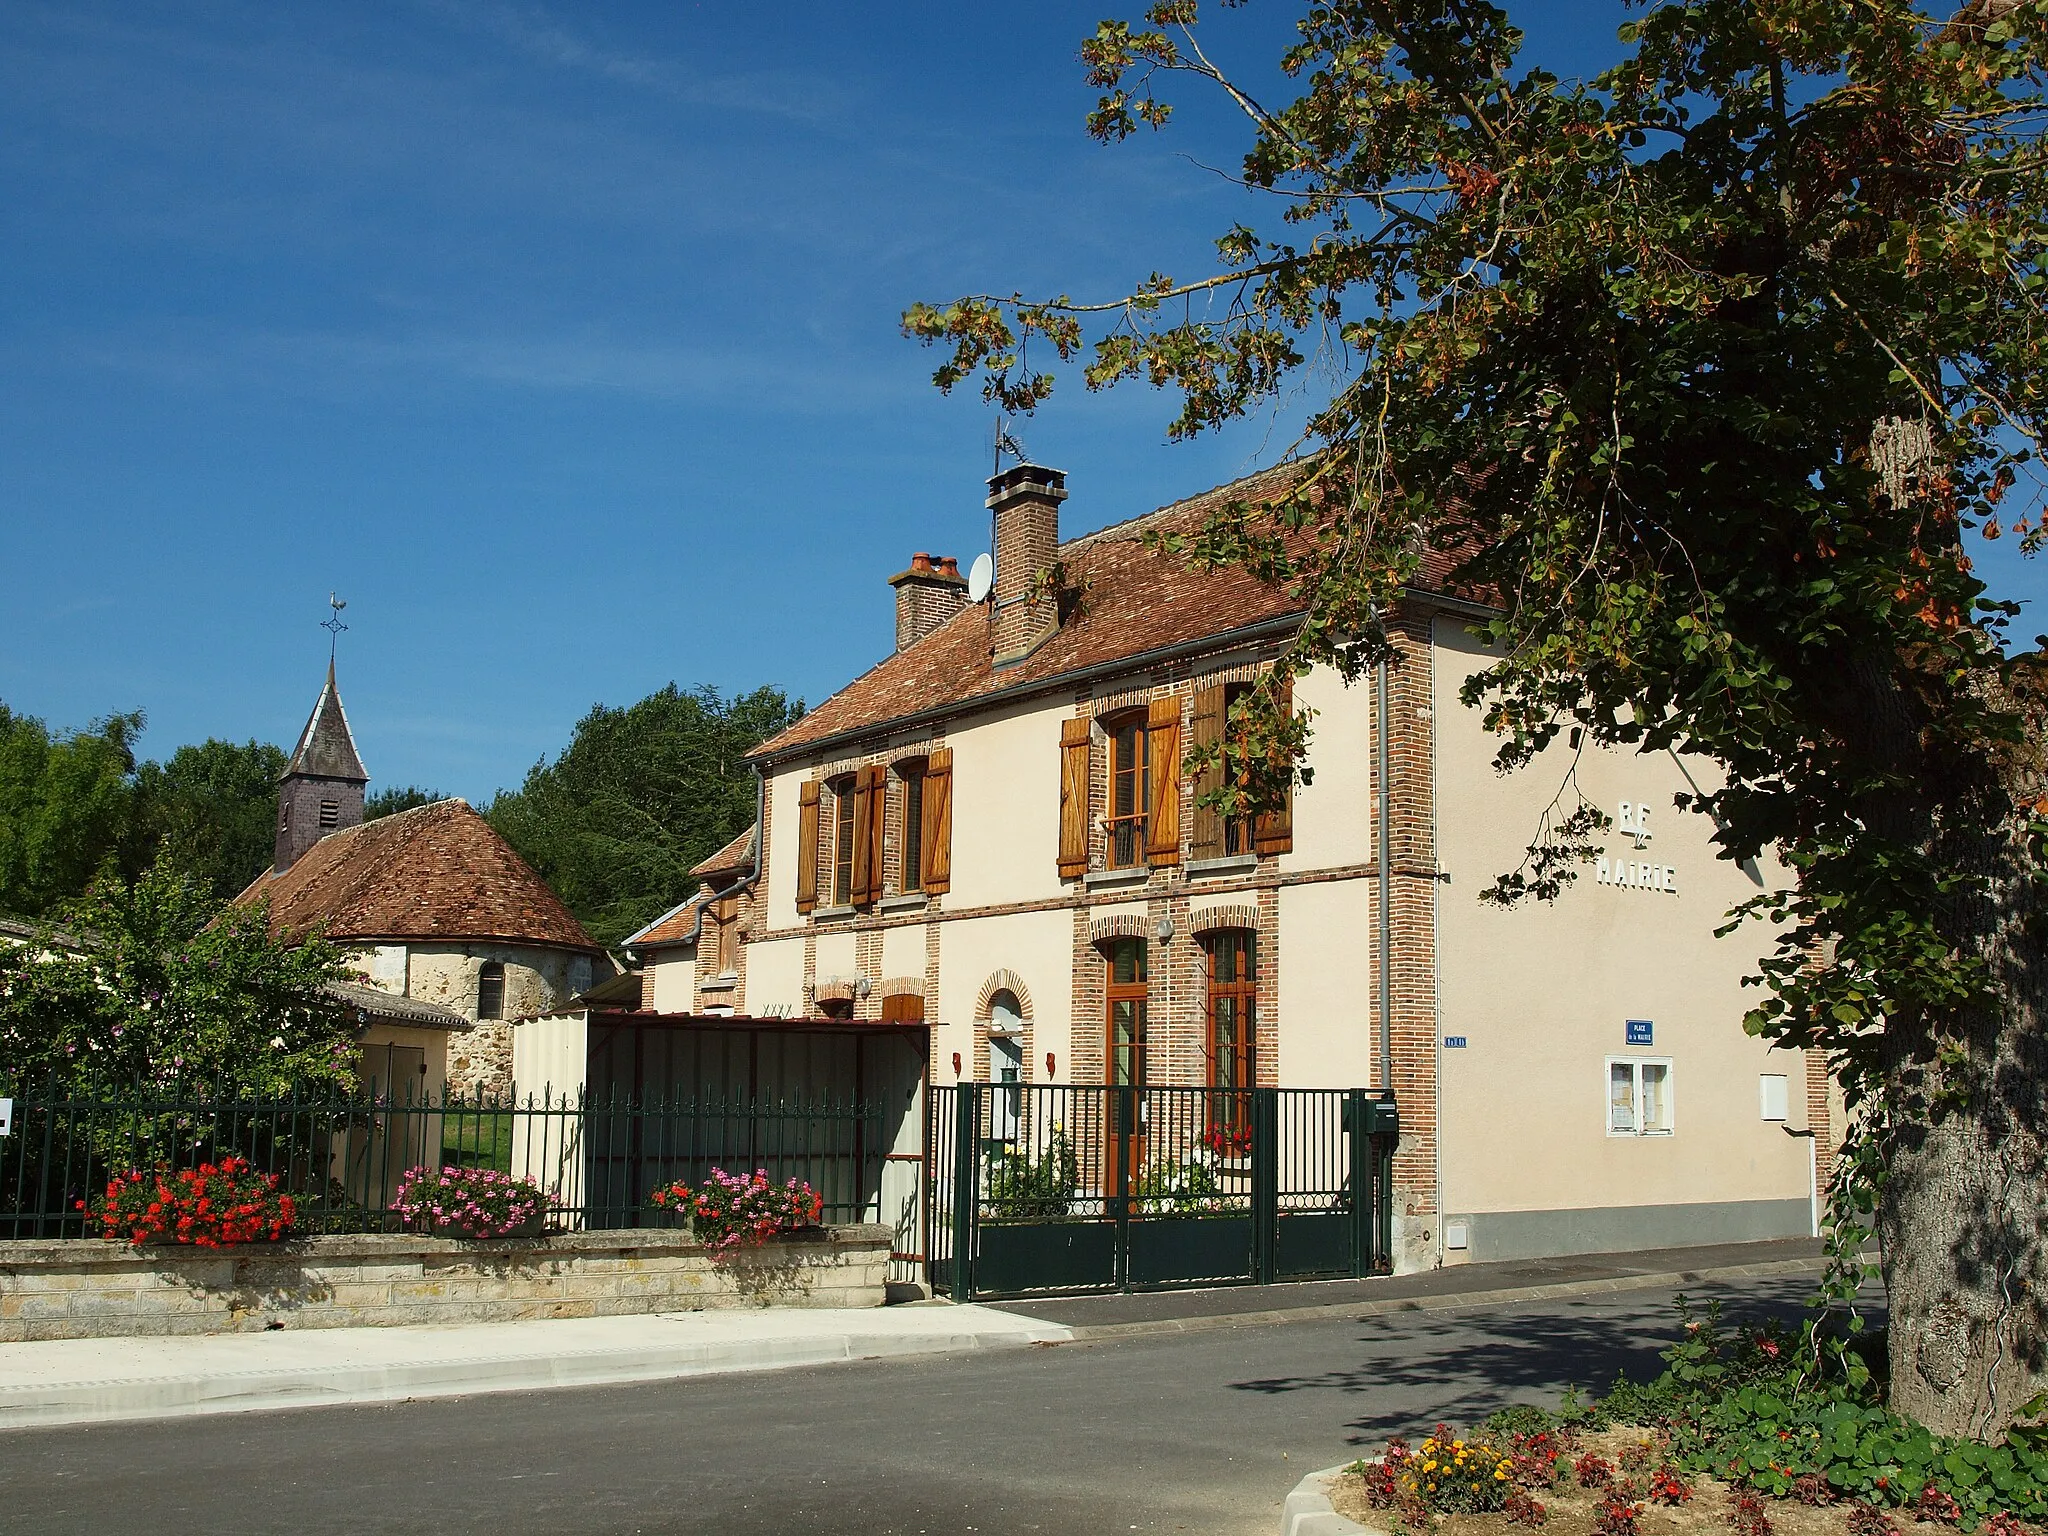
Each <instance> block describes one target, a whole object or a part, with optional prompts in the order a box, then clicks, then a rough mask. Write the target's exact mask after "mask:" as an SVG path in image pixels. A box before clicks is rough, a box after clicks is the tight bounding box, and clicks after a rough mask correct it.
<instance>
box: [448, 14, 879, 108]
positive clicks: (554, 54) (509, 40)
mask: <svg viewBox="0 0 2048 1536" xmlns="http://www.w3.org/2000/svg"><path fill="white" fill-rule="evenodd" d="M423 3H424V4H425V5H426V7H427V9H429V10H430V11H432V12H434V13H435V14H436V15H439V16H441V17H442V18H444V19H445V20H447V21H449V22H451V23H453V24H454V25H456V26H459V27H461V28H463V29H465V30H467V31H470V32H475V33H480V34H482V35H484V36H487V37H492V38H495V39H496V40H497V41H499V42H501V43H503V44H504V45H505V46H507V47H508V48H511V49H514V50H515V51H517V52H519V53H522V54H524V55H525V56H526V57H527V58H529V59H532V60H534V61H535V62H536V63H541V64H548V65H552V66H554V67H555V68H558V69H567V70H574V71H577V72H579V73H583V74H590V75H596V76H598V77H599V78H601V79H605V80H615V81H617V82H618V83H620V84H621V85H629V86H632V87H634V88H635V89H638V90H643V91H649V92H652V93H654V94H656V95H659V96H664V97H667V98H668V99H669V100H671V101H677V102H682V103H685V104H687V105H690V106H698V107H716V108H718V109H719V110H721V111H737V112H761V113H767V114H769V115H771V116H775V117H786V118H793V119H796V120H799V121H806V122H815V121H819V120H822V119H825V118H829V117H833V116H836V115H838V114H839V113H841V112H843V111H844V110H845V109H846V108H847V106H848V105H849V104H850V102H851V97H850V96H849V94H848V93H847V92H846V91H845V90H844V89H843V88H842V87H841V86H840V85H839V84H838V83H837V82H836V81H833V80H831V79H829V78H827V77H824V76H818V75H802V74H789V73H774V72H760V73H754V74H735V75H707V74H704V73H703V72H701V71H699V70H694V69H691V68H689V67H688V66H687V65H685V64H683V63H681V62H680V61H678V60H674V59H664V58H653V57H649V56H647V55H645V54H636V53H623V52H620V51H618V50H616V49H611V48H605V47H601V46H599V45H598V44H596V43H593V42H590V41H588V40H587V39H585V38H582V37H579V36H578V35H577V34H576V33H574V32H572V31H570V30H569V29H568V28H567V27H565V26H563V25H561V24H560V23H559V22H557V21H555V20H554V19H553V18H552V17H550V16H549V15H548V14H547V12H546V11H545V10H544V9H543V8H542V7H540V6H537V5H523V6H513V5H498V4H492V3H489V0H423Z"/></svg>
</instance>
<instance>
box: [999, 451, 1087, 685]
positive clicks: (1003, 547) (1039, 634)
mask: <svg viewBox="0 0 2048 1536" xmlns="http://www.w3.org/2000/svg"><path fill="white" fill-rule="evenodd" d="M1066 499H1067V477H1066V475H1065V474H1063V473H1062V472H1061V471H1059V470H1057V469H1045V468H1042V467H1040V466H1039V465H1036V464H1019V465H1017V466H1016V467H1015V468H1013V469H1006V470H1004V471H1003V472H1002V473H1001V474H1000V475H997V476H996V477H995V478H994V479H993V480H991V481H989V483H988V505H989V509H990V510H991V511H992V512H994V513H995V516H996V584H995V614H994V617H993V620H992V622H991V625H990V630H991V646H992V648H993V650H994V653H995V664H996V665H997V666H999V667H1003V666H1009V665H1011V664H1012V663H1014V662H1019V661H1022V660H1023V659H1024V658H1025V657H1026V656H1029V655H1030V654H1031V653H1032V652H1033V651H1035V650H1037V649H1038V648H1039V646H1041V645H1043V644H1044V643H1045V642H1046V641H1047V640H1050V639H1051V638H1052V636H1053V632H1054V631H1055V630H1057V629H1058V628H1059V627H1060V618H1059V602H1058V599H1057V597H1056V596H1055V595H1054V594H1053V593H1050V592H1047V593H1044V594H1042V595H1041V596H1040V597H1039V599H1038V601H1036V602H1033V601H1032V600H1031V588H1032V585H1033V583H1034V582H1036V581H1037V579H1038V576H1039V573H1040V572H1041V571H1044V570H1046V569H1047V568H1048V567H1049V566H1051V564H1052V563H1053V561H1054V560H1055V559H1056V558H1058V556H1059V549H1060V503H1061V502H1063V501H1065V500H1066Z"/></svg>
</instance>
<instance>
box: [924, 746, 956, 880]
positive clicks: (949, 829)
mask: <svg viewBox="0 0 2048 1536" xmlns="http://www.w3.org/2000/svg"><path fill="white" fill-rule="evenodd" d="M919 831H920V832H921V833H922V834H923V835H922V838H921V841H922V842H923V844H924V848H923V853H924V888H925V893H926V894H927V895H931V896H943V895H944V894H945V893H946V892H947V891H949V890H951V889H952V888H953V749H952V748H951V747H933V748H932V750H931V752H930V754H929V755H928V756H927V757H926V758H925V760H924V825H923V826H922V827H921V828H919Z"/></svg>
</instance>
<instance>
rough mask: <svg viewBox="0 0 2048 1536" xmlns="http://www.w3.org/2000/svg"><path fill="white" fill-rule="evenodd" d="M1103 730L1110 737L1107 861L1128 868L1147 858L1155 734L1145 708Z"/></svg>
mask: <svg viewBox="0 0 2048 1536" xmlns="http://www.w3.org/2000/svg"><path fill="white" fill-rule="evenodd" d="M1104 730H1105V732H1106V733H1107V735H1108V737H1109V796H1108V805H1109V814H1108V815H1107V816H1106V817H1104V818H1103V828H1104V830H1105V831H1106V832H1107V834H1108V847H1107V850H1106V859H1105V862H1106V863H1107V864H1108V866H1109V867H1110V868H1111V869H1129V868H1131V867H1132V866H1133V865H1135V864H1139V863H1141V862H1143V860H1144V858H1145V836H1146V827H1147V824H1148V822H1149V821H1150V818H1151V811H1152V786H1151V764H1152V751H1151V743H1152V733H1151V732H1150V731H1148V730H1147V729H1146V728H1145V715H1144V714H1143V712H1142V711H1133V712H1132V713H1130V714H1126V715H1118V716H1115V717H1114V718H1112V719H1111V720H1110V721H1108V722H1107V723H1106V724H1105V726H1104Z"/></svg>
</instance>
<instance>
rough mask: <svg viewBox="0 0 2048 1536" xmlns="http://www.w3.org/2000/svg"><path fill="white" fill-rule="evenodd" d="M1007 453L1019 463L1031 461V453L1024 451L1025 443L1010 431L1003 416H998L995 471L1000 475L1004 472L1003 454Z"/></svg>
mask: <svg viewBox="0 0 2048 1536" xmlns="http://www.w3.org/2000/svg"><path fill="white" fill-rule="evenodd" d="M1006 453H1007V454H1008V455H1009V456H1010V457H1011V458H1013V459H1015V460H1016V461H1017V462H1018V463H1019V464H1029V463H1030V462H1031V455H1030V454H1028V453H1026V452H1025V451H1024V445H1023V444H1022V443H1020V442H1018V441H1017V438H1016V436H1015V434H1014V433H1012V432H1011V431H1010V429H1009V426H1008V425H1007V424H1006V423H1005V422H1004V420H1003V418H1002V417H1000V416H998V417H997V418H996V465H995V471H994V473H996V474H998V475H1000V474H1001V473H1002V472H1003V455H1004V454H1006Z"/></svg>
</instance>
